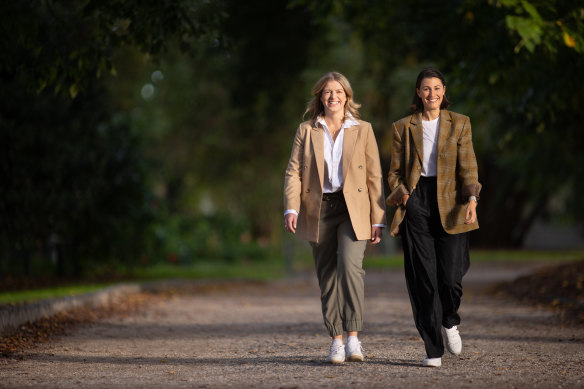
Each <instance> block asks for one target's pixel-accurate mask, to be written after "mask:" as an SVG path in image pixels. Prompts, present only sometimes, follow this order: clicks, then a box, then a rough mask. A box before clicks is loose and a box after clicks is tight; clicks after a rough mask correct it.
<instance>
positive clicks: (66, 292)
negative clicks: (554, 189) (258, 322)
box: [0, 250, 584, 304]
mask: <svg viewBox="0 0 584 389" xmlns="http://www.w3.org/2000/svg"><path fill="white" fill-rule="evenodd" d="M470 256H471V263H472V262H500V263H502V262H507V263H513V262H525V261H531V262H534V261H543V262H557V263H560V262H574V261H580V260H584V251H583V250H573V251H523V250H472V251H471V254H470ZM313 266H314V265H313V262H312V258H311V256H310V254H309V253H306V252H299V253H297V255H296V256H295V258H294V264H293V267H292V269H293V270H295V271H305V270H312V268H313ZM363 267H364V268H365V269H400V268H402V267H403V255H402V254H401V253H398V254H394V255H385V256H374V257H366V258H365V260H364V262H363ZM286 273H287V269H286V265H285V263H284V261H283V260H282V259H281V258H274V259H273V260H271V261H257V262H253V261H252V262H249V263H246V262H236V263H227V262H221V261H215V262H212V261H206V262H199V263H195V264H193V265H189V266H176V265H171V264H158V265H153V266H150V267H147V268H141V269H136V270H134V272H133V273H132V274H131V275H129V276H128V278H127V280H128V281H131V282H140V281H155V280H163V279H221V280H230V279H231V280H235V279H237V280H263V281H266V280H274V279H278V278H282V277H284V276H285V275H286ZM108 285H109V284H107V283H101V284H89V285H72V286H66V287H57V288H43V289H34V290H25V291H17V292H3V293H0V304H13V303H22V302H31V301H38V300H43V299H49V298H59V297H67V296H73V295H79V294H84V293H89V292H93V291H96V290H99V289H102V288H105V287H107V286H108Z"/></svg>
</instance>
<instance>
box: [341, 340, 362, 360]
mask: <svg viewBox="0 0 584 389" xmlns="http://www.w3.org/2000/svg"><path fill="white" fill-rule="evenodd" d="M345 355H346V356H347V357H346V359H347V361H349V362H363V348H362V347H361V342H359V339H357V337H356V336H349V338H348V339H347V345H346V346H345Z"/></svg>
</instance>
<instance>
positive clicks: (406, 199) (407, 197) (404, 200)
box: [402, 194, 410, 207]
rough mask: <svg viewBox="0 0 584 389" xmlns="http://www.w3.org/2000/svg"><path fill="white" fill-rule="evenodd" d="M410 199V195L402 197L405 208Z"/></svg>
mask: <svg viewBox="0 0 584 389" xmlns="http://www.w3.org/2000/svg"><path fill="white" fill-rule="evenodd" d="M409 198H410V195H409V194H406V195H403V197H402V205H403V206H404V207H405V206H406V203H407V202H408V199H409Z"/></svg>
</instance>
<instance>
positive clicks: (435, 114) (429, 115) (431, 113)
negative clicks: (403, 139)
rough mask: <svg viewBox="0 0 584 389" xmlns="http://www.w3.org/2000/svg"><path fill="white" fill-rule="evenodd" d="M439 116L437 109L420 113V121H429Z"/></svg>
mask: <svg viewBox="0 0 584 389" xmlns="http://www.w3.org/2000/svg"><path fill="white" fill-rule="evenodd" d="M439 115H440V110H439V109H433V110H424V112H423V113H422V119H424V120H426V121H430V120H434V119H436V118H437V117H438V116H439Z"/></svg>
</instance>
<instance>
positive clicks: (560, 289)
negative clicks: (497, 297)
mask: <svg viewBox="0 0 584 389" xmlns="http://www.w3.org/2000/svg"><path fill="white" fill-rule="evenodd" d="M497 289H498V290H499V291H501V290H502V291H503V292H504V294H505V295H507V296H510V297H513V298H515V299H518V300H520V301H522V302H527V303H530V304H536V305H541V306H545V307H548V308H552V309H554V310H556V311H557V312H558V314H559V315H560V319H561V320H562V322H564V323H566V324H570V323H573V324H584V261H578V262H574V263H569V264H562V265H554V266H549V267H546V268H544V269H541V270H539V271H537V272H535V273H532V274H529V275H527V276H524V277H520V278H518V279H516V280H515V281H512V282H509V283H505V284H501V285H498V286H497V287H496V288H495V289H494V290H497Z"/></svg>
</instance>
